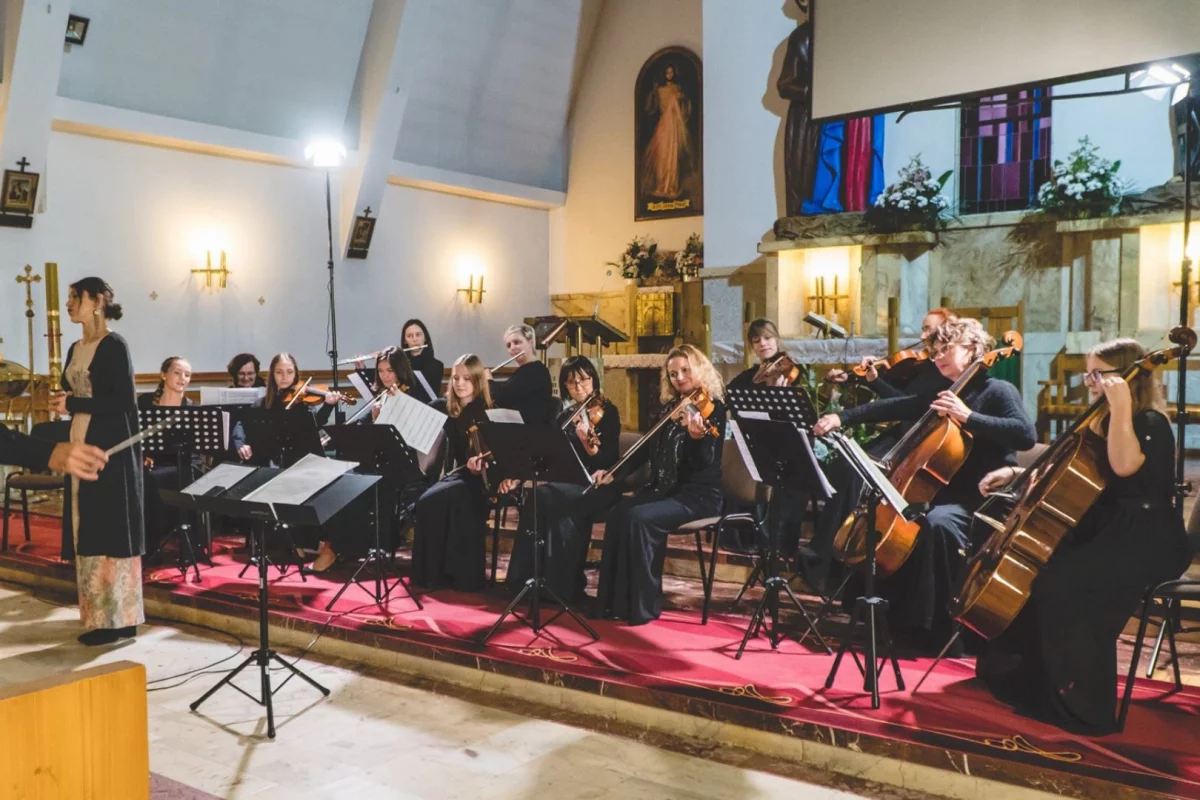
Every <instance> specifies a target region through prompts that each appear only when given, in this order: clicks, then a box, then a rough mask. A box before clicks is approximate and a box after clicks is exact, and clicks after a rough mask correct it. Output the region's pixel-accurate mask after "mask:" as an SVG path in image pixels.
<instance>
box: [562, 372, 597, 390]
mask: <svg viewBox="0 0 1200 800" xmlns="http://www.w3.org/2000/svg"><path fill="white" fill-rule="evenodd" d="M591 382H592V376H591V375H579V376H576V377H571V378H567V388H572V387H575V386H583V385H584V384H585V383H591Z"/></svg>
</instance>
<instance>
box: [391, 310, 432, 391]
mask: <svg viewBox="0 0 1200 800" xmlns="http://www.w3.org/2000/svg"><path fill="white" fill-rule="evenodd" d="M413 325H416V326H417V327H418V328H420V329H421V333H423V334H425V349H424V350H422V351H421V352H419V353H417V354H415V355H413V356H412V359H411V360H412V363H413V365H414V366H416V367H417V368H418V369H420V367H421V365H424V364H428V363H429V362H431V361H433V337H432V336H430V335H429V328H426V327H425V323H424V322H421V320H419V319H416V318H415V317H414V318H413V319H410V320H409V321H408V322H406V323H404V327H402V328H401V329H400V347H402V348H403V347H408V344H407V343H406V342H405V341H404V332H405V331H407V330H408V329H409V328H410V327H412V326H413ZM397 374H399V373H397ZM436 390H437V387H434V391H436Z"/></svg>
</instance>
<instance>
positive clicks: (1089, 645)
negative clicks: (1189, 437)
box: [976, 410, 1191, 735]
mask: <svg viewBox="0 0 1200 800" xmlns="http://www.w3.org/2000/svg"><path fill="white" fill-rule="evenodd" d="M1133 429H1134V433H1135V434H1136V435H1137V438H1138V443H1139V444H1140V445H1141V447H1142V453H1143V455H1144V456H1145V458H1146V461H1145V463H1144V464H1142V468H1141V469H1140V470H1138V471H1137V472H1136V473H1134V474H1133V475H1130V476H1129V477H1127V478H1117V477H1114V478H1112V479H1111V480H1110V481H1109V482H1108V484H1107V486H1106V487H1105V489H1104V491H1103V492H1102V493H1101V495H1100V498H1099V499H1098V500H1097V502H1096V504H1095V505H1094V506H1092V508H1091V509H1090V510H1089V511H1088V513H1087V514H1085V515H1084V517H1083V519H1081V520H1080V521H1079V526H1078V527H1077V528H1076V529H1075V530H1074V531H1073V532H1072V533H1071V534H1070V536H1068V537H1067V539H1066V540H1065V541H1064V542H1063V543H1062V544H1061V545H1060V546H1059V548H1058V550H1057V552H1056V553H1055V554H1054V556H1053V557H1052V558H1051V559H1050V564H1049V565H1048V566H1047V567H1046V569H1045V570H1043V571H1042V573H1041V574H1040V575H1039V576H1038V577H1037V579H1036V580H1035V582H1034V585H1033V595H1032V597H1030V599H1029V601H1028V602H1027V603H1026V605H1025V607H1024V608H1023V609H1022V610H1021V613H1020V614H1018V615H1017V618H1016V619H1015V620H1014V621H1013V623H1012V625H1010V626H1009V628H1008V629H1007V630H1006V631H1005V632H1004V633H1003V634H1001V635H1000V636H998V637H996V638H995V639H993V640H992V641H990V642H988V644H987V647H986V649H985V651H984V654H983V655H982V656H981V657H980V658H979V660H978V661H977V662H976V674H977V675H978V676H979V677H980V678H982V679H983V680H984V681H985V682H986V683H987V686H988V688H989V689H991V691H992V693H993V694H994V695H996V697H997V698H998V699H1000V700H1002V701H1004V702H1007V703H1010V704H1012V705H1014V706H1016V708H1017V710H1018V711H1020V712H1023V713H1026V714H1029V715H1031V716H1035V717H1038V718H1041V719H1044V720H1046V721H1048V722H1052V723H1054V724H1055V725H1058V726H1060V727H1062V728H1065V729H1067V730H1069V731H1074V732H1077V733H1083V734H1089V735H1102V734H1106V733H1112V732H1113V731H1115V730H1116V729H1117V727H1116V726H1117V720H1116V703H1117V637H1118V636H1119V635H1120V633H1121V631H1122V630H1123V629H1124V627H1125V623H1126V622H1128V621H1129V616H1130V614H1131V613H1132V612H1133V611H1134V609H1135V608H1136V607H1137V604H1138V601H1139V600H1140V599H1141V597H1142V594H1143V593H1144V592H1145V591H1146V589H1147V588H1148V587H1150V586H1153V585H1154V584H1157V583H1160V582H1162V581H1167V580H1173V579H1175V578H1178V577H1179V576H1180V575H1182V574H1183V572H1184V570H1186V569H1187V567H1188V564H1189V563H1190V559H1191V554H1190V553H1189V552H1188V544H1187V538H1186V536H1185V533H1184V527H1183V520H1182V519H1181V518H1180V516H1179V514H1177V513H1176V512H1175V511H1174V509H1173V508H1172V507H1171V491H1172V487H1173V486H1174V481H1175V474H1174V473H1175V439H1174V436H1173V435H1172V433H1171V425H1170V423H1169V422H1168V421H1167V418H1166V417H1165V416H1163V415H1162V414H1161V413H1159V412H1157V411H1153V410H1145V411H1141V412H1139V413H1137V414H1135V415H1134V417H1133Z"/></svg>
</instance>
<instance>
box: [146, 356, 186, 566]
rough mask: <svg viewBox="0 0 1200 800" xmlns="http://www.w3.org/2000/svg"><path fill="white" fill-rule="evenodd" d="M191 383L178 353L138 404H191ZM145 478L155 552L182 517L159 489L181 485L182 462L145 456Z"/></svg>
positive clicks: (149, 548)
mask: <svg viewBox="0 0 1200 800" xmlns="http://www.w3.org/2000/svg"><path fill="white" fill-rule="evenodd" d="M191 382H192V365H191V364H189V363H188V362H187V361H185V360H183V359H182V358H180V357H179V356H171V357H170V358H168V359H167V360H165V361H163V362H162V366H161V368H160V369H159V380H158V386H157V387H156V388H155V390H154V391H153V392H147V393H145V394H142V395H139V396H138V399H137V407H138V409H139V410H145V409H149V408H154V407H156V406H174V407H178V406H190V405H192V401H191V400H189V399H188V397H187V389H188V386H189V385H190V384H191ZM192 463H193V472H192V474H195V469H196V468H198V467H199V465H200V457H199V456H196V457H195V458H194V459H193V462H192ZM142 477H143V480H144V484H145V487H146V488H145V494H144V495H143V498H142V506H143V510H144V513H145V515H146V553H147V554H150V555H153V554H154V553H155V552H157V551H158V548H159V545H160V544H161V543H162V538H163V535H164V534H165V533H166V532H167V531H168V530H170V529H171V527H172V526H173V525H174V524H175V522H176V521H177V520H178V519H179V511H178V509H174V508H168V507H167V504H166V503H164V502H163V501H162V498H161V497H159V495H158V490H159V489H176V490H177V489H179V488H180V477H181V476H180V474H179V464H178V463H176V461H175V459H174V458H167V459H161V458H160V459H158V460H157V461H156V460H155V459H152V458H150V457H149V456H147V457H146V458H145V459H143V472H142ZM188 477H189V478H190V476H188ZM188 482H189V483H190V480H189V481H188Z"/></svg>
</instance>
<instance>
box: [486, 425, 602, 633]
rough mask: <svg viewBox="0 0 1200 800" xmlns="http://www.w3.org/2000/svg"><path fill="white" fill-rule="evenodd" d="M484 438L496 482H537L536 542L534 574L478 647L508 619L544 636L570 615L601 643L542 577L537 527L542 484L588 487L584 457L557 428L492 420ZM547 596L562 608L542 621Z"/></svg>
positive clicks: (542, 541) (532, 527)
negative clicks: (525, 604) (525, 603)
mask: <svg viewBox="0 0 1200 800" xmlns="http://www.w3.org/2000/svg"><path fill="white" fill-rule="evenodd" d="M483 436H484V438H485V439H486V440H487V443H488V446H489V447H490V448H491V450H492V457H493V459H494V465H493V466H492V467H489V468H488V469H489V472H490V475H491V476H492V479H493V480H503V479H504V478H514V479H517V480H521V481H532V482H533V489H532V491H533V501H532V503H531V506H532V509H531V512H532V520H531V525H530V530H531V531H532V535H533V537H534V540H533V576H532V577H531V578H529V580H527V581H525V585H524V586H522V587H521V591H520V592H518V593H517V596H516V597H514V598H513V600H512V602H511V603H509V604H508V608H506V609H504V613H503V614H501V615H500V617H499V618H498V619H497V620H496V622H495V623H494V624H493V625H492V627H491V628H489V629H488V630H487V632H486V633H484V634H483V636H481V637H480V638H479V640H478V642H479V644H481V645H482V644H485V643H486V642H487V640H488V639H490V638H492V635H493V634H495V633H496V631H498V630H499V629H500V626H501V625H502V624H504V620H505V619H507V618H508V617H509V615H512V616H514V617H516V618H517V619H518V620H520V621H521V622H522V623H524V624H525V625H528V626H529V627H530V628H531V629H532V630H533V632H534V634H538V635H540V634H541V631H542V629H543V628H546V627H548V626H550V625H552V624H553V623H554V621H555V620H556V619H558V618H559V617H561V616H562V615H563V614H570V615H571V618H572V619H574V620H575V622H576V623H578V625H579V627H581V628H583V629H584V630H585V631H587V633H588V635H589V636H591V637H592V640H593V641H599V640H600V635H599V634H598V633H596V632H595V631H594V630H592V626H590V625H588V624H587V622H585V621H584V619H583V618H582V617H580V616H579V615H578V614H576V613H575V611H574V610H573V609H572V608H571V606H570V605H568V604H567V602H566V601H565V600H563V599H562V598H561V597H559V596H558V595H557V594H555V592H554V590H553V589H551V588H550V587H549V586H547V585H546V579H545V577H544V576H543V575H542V547H543V545H544V544H545V539H544V538H543V536H542V529H541V526H540V525H539V524H538V521H539V517H538V511H539V509H538V497H537V486H538V484H539V483H542V482H546V481H555V482H558V483H574V484H579V485H584V484H587V483H589V482H590V479H589V476H588V474H587V470H586V469H584V467H583V464H582V463H580V461H579V456H578V455H576V454H575V449H574V448H573V447H571V443H570V441H569V440H568V439H567V437H566V436H564V435H563V433H562V431H561V430H559V429H558V427H557V426H555V425H527V424H519V423H503V422H487V423H484V425H483ZM542 592H545V593H546V594H547V595H549V597H550V599H551V600H552V601H554V602H556V603H558V604H559V605H560V606H562V609H561V610H560V611H559V612H558V613H557V614H555V615H554V616H553V617H551V618H550V619H548V620H547V621H546V622H545V623H543V622H542V619H541V598H542ZM526 594H528V595H529V613H528V615H527V616H522V615H521V614H520V613H518V612H517V610H516V608H517V606H518V605H520V604H521V601H522V600H524V599H525V595H526Z"/></svg>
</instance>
